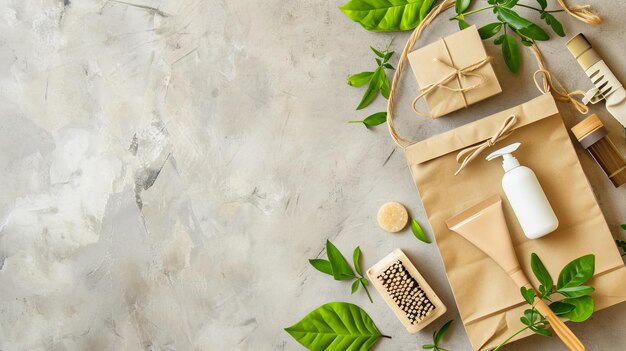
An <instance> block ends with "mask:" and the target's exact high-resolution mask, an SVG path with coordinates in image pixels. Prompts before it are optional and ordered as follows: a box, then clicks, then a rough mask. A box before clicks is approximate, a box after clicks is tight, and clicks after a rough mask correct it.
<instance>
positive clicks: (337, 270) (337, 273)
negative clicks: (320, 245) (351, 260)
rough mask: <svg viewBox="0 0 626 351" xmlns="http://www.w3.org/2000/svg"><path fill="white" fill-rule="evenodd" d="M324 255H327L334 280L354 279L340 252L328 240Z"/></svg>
mask: <svg viewBox="0 0 626 351" xmlns="http://www.w3.org/2000/svg"><path fill="white" fill-rule="evenodd" d="M326 255H328V260H329V261H330V266H331V267H332V269H333V277H335V280H349V279H353V278H355V276H354V272H353V271H352V268H351V267H350V265H349V264H348V261H346V259H345V258H344V257H343V255H342V254H341V252H340V251H339V250H338V249H337V247H335V245H333V243H331V242H330V240H326Z"/></svg>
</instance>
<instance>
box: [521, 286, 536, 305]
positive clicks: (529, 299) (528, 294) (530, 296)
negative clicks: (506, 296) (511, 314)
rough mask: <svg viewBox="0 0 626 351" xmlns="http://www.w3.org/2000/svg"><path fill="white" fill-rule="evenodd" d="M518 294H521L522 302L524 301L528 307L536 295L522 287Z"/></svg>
mask: <svg viewBox="0 0 626 351" xmlns="http://www.w3.org/2000/svg"><path fill="white" fill-rule="evenodd" d="M520 292H521V293H522V297H523V298H524V300H526V302H527V303H528V304H529V305H532V304H533V303H534V301H535V296H536V293H535V290H534V289H527V288H525V287H522V288H521V289H520Z"/></svg>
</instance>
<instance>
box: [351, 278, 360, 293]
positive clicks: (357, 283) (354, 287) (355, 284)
mask: <svg viewBox="0 0 626 351" xmlns="http://www.w3.org/2000/svg"><path fill="white" fill-rule="evenodd" d="M359 286H361V282H360V281H359V280H358V279H357V280H355V281H354V282H352V294H354V293H355V292H357V290H359Z"/></svg>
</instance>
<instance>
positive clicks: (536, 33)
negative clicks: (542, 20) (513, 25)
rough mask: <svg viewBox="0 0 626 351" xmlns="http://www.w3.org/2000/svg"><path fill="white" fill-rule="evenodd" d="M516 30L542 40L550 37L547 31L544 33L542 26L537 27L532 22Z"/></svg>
mask: <svg viewBox="0 0 626 351" xmlns="http://www.w3.org/2000/svg"><path fill="white" fill-rule="evenodd" d="M517 32H518V33H520V34H521V35H523V36H525V37H527V38H530V39H533V40H540V41H543V40H548V39H550V36H549V35H548V33H546V31H545V30H543V28H541V27H539V26H538V25H536V24H534V23H531V24H530V25H529V26H528V27H524V28H519V29H517Z"/></svg>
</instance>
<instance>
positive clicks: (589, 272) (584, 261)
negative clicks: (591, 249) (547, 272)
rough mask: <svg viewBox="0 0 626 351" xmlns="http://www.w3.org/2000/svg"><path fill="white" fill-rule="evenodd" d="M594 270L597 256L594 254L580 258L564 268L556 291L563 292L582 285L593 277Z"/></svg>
mask: <svg viewBox="0 0 626 351" xmlns="http://www.w3.org/2000/svg"><path fill="white" fill-rule="evenodd" d="M594 270H595V256H594V255H593V254H590V255H585V256H582V257H579V258H577V259H575V260H573V261H572V262H570V263H568V264H567V265H566V266H565V267H563V269H562V270H561V273H560V274H559V279H558V281H557V283H556V289H557V290H561V289H563V288H569V287H572V286H579V285H582V284H584V283H585V282H586V281H587V280H589V279H590V278H591V277H593V272H594Z"/></svg>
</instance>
